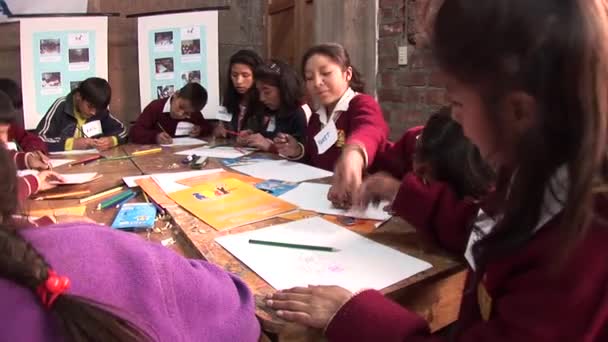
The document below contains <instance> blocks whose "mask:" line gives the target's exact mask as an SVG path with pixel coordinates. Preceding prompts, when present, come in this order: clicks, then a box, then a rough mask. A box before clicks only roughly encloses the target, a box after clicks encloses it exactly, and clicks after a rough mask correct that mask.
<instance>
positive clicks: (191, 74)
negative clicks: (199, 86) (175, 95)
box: [182, 70, 201, 85]
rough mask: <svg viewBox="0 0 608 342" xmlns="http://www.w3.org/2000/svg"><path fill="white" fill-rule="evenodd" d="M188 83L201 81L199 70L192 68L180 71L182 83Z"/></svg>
mask: <svg viewBox="0 0 608 342" xmlns="http://www.w3.org/2000/svg"><path fill="white" fill-rule="evenodd" d="M188 83H201V71H200V70H192V71H184V72H182V85H186V84H188Z"/></svg>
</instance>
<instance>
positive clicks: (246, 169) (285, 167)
mask: <svg viewBox="0 0 608 342" xmlns="http://www.w3.org/2000/svg"><path fill="white" fill-rule="evenodd" d="M233 169H234V170H236V171H239V172H242V173H244V174H247V175H250V176H252V177H256V178H261V179H277V180H282V181H286V182H295V183H299V182H303V181H307V180H311V179H319V178H325V177H330V176H332V175H333V173H332V172H329V171H326V170H323V169H319V168H316V167H312V166H310V165H306V164H302V163H296V162H292V161H289V160H272V161H266V162H262V163H255V164H251V165H243V166H235V167H234V168H233Z"/></svg>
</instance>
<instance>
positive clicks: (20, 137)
mask: <svg viewBox="0 0 608 342" xmlns="http://www.w3.org/2000/svg"><path fill="white" fill-rule="evenodd" d="M13 140H14V141H16V142H17V144H18V145H19V147H20V148H21V150H22V151H24V152H34V151H41V152H44V153H46V154H48V152H49V151H48V148H47V146H46V144H45V143H44V142H43V141H42V140H41V139H40V137H39V136H38V135H37V134H33V133H30V132H28V131H26V130H25V129H24V128H23V127H22V126H19V125H17V124H15V123H12V124H11V126H10V127H9V129H8V141H13Z"/></svg>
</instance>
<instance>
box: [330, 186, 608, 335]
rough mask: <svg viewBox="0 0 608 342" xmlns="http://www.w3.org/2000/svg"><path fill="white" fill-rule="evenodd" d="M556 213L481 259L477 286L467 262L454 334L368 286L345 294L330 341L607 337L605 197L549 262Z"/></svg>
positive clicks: (451, 236) (556, 233) (454, 237)
mask: <svg viewBox="0 0 608 342" xmlns="http://www.w3.org/2000/svg"><path fill="white" fill-rule="evenodd" d="M421 200H424V199H421ZM560 212H561V210H559V211H557V215H555V216H549V218H548V219H546V220H545V218H541V222H540V224H539V225H538V226H537V231H536V233H535V234H534V235H533V236H532V238H531V239H530V240H529V241H528V242H526V244H525V245H524V246H522V247H521V248H520V249H519V250H518V251H516V252H514V253H512V254H510V255H508V256H505V257H503V258H501V259H499V260H496V261H494V262H491V263H490V264H488V265H487V266H486V271H485V273H484V274H483V275H477V276H479V277H480V279H483V280H482V281H481V284H480V286H474V285H473V284H472V281H471V279H472V278H471V277H472V276H473V275H475V274H474V272H475V269H474V268H471V269H470V277H469V280H468V281H467V290H466V291H465V293H464V296H463V300H462V305H461V309H460V316H459V319H458V322H456V323H455V328H456V334H455V336H453V339H451V340H450V339H448V338H444V337H441V336H432V335H430V333H429V328H428V325H427V323H426V321H425V320H424V319H423V318H421V317H419V316H418V315H416V314H415V313H413V312H411V311H409V310H408V309H407V308H403V307H401V306H400V305H398V304H397V303H395V302H392V301H391V300H389V299H387V298H385V297H384V296H382V294H381V293H380V292H378V291H375V290H367V291H363V292H361V293H359V294H357V295H355V296H354V297H353V298H351V299H350V300H349V301H348V302H347V303H346V304H345V305H344V306H343V307H342V308H341V309H340V310H339V311H338V313H337V314H336V315H335V317H334V318H333V319H332V321H331V322H330V324H329V325H328V327H327V330H326V336H327V337H328V339H329V341H420V342H422V341H428V342H431V341H434V342H439V341H449V340H450V341H463V342H464V341H497V342H498V341H564V342H566V341H568V342H569V341H581V342H595V341H597V342H600V341H608V295H607V293H608V292H607V291H608V290H607V288H606V284H608V266H606V260H607V259H608V249H607V248H606V246H607V245H608V226H607V224H606V222H605V216H606V215H607V214H608V200H607V199H606V198H601V197H599V196H597V197H596V199H595V212H596V213H599V214H601V215H602V216H603V217H602V218H600V217H599V216H596V217H595V219H594V220H593V222H592V223H591V228H590V231H589V234H588V235H587V236H586V237H585V238H584V239H583V240H582V241H580V242H579V243H577V244H576V246H575V247H574V249H573V250H572V251H571V252H570V253H569V257H568V258H567V260H566V261H565V262H564V263H563V264H561V267H558V268H556V269H554V268H553V266H555V262H556V258H555V255H556V253H559V252H561V251H556V250H555V242H556V241H557V239H560V238H563V236H562V235H561V234H560V229H559V225H560V215H561V214H560ZM553 213H555V212H553ZM543 221H546V222H543ZM431 228H433V227H431ZM435 228H436V227H435ZM433 234H441V235H444V236H443V237H442V240H444V241H452V242H451V243H452V244H453V245H457V244H460V243H462V241H468V238H467V234H469V233H468V232H466V233H465V232H462V231H461V232H450V231H449V230H448V229H444V230H441V231H436V232H433ZM459 234H465V236H459ZM469 247H470V246H469ZM460 249H463V247H460ZM469 250H470V249H469V248H467V251H469Z"/></svg>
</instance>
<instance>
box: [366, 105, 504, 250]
mask: <svg viewBox="0 0 608 342" xmlns="http://www.w3.org/2000/svg"><path fill="white" fill-rule="evenodd" d="M450 115H451V111H450V109H449V108H447V107H446V108H443V109H441V110H440V111H439V112H437V113H435V114H433V115H431V117H430V118H429V119H428V120H427V122H426V124H425V125H424V127H414V128H412V129H409V130H408V131H407V132H406V133H405V134H404V135H403V137H402V138H401V139H400V140H399V141H398V142H397V143H395V144H394V145H392V146H390V147H388V148H387V149H386V150H385V151H382V152H380V153H378V156H377V158H376V163H375V168H376V169H379V170H381V171H380V172H377V173H374V174H373V175H371V176H369V177H367V178H365V180H364V181H363V185H362V186H361V187H360V188H359V189H358V191H356V190H354V192H355V193H356V196H355V198H356V199H355V204H356V205H358V206H360V207H363V208H365V207H367V206H368V204H370V203H371V202H378V201H389V202H391V203H392V204H391V210H392V211H393V212H394V213H395V214H396V215H398V216H400V217H402V218H403V219H405V220H406V221H407V222H408V223H410V224H412V225H413V226H414V227H416V228H417V229H418V230H419V231H423V232H425V233H430V234H431V238H432V239H433V240H435V241H436V242H438V243H439V244H441V245H443V247H445V248H446V249H448V250H450V251H452V252H455V253H459V254H462V253H463V252H464V249H461V248H462V247H464V244H465V242H466V241H459V240H458V239H457V238H458V237H460V238H462V237H463V236H466V233H464V232H463V231H466V230H467V229H468V228H469V226H470V223H471V221H472V220H473V219H474V218H475V216H476V214H477V211H478V210H479V205H478V202H479V200H480V199H481V198H482V197H485V195H486V194H487V193H488V191H489V189H490V187H491V183H492V180H493V177H492V172H491V170H490V169H489V167H488V166H487V165H485V163H484V162H483V161H482V160H481V156H480V155H479V151H478V150H477V148H476V147H475V146H474V145H473V144H472V143H471V142H470V141H469V140H468V139H467V138H466V137H465V136H464V134H463V132H462V128H461V127H460V125H459V124H458V123H457V122H456V121H454V120H453V119H452V118H451V116H450ZM446 236H447V239H446V238H445V237H446Z"/></svg>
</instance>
